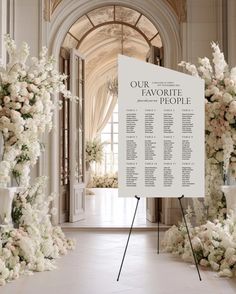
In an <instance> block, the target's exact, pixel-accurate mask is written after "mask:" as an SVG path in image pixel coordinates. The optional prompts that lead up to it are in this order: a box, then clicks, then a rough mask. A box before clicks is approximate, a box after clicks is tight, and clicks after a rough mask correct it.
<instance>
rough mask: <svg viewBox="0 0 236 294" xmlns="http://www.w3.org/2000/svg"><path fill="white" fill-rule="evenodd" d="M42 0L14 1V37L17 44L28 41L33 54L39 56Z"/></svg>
mask: <svg viewBox="0 0 236 294" xmlns="http://www.w3.org/2000/svg"><path fill="white" fill-rule="evenodd" d="M40 2H41V1H40V0H15V1H14V13H15V15H14V20H15V24H14V38H15V41H16V42H17V44H19V43H21V42H22V41H26V42H27V43H28V44H29V45H30V50H31V54H32V55H33V56H38V54H39V46H41V42H40V30H41V29H40V27H39V26H40V15H41V9H40Z"/></svg>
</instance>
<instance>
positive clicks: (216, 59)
mask: <svg viewBox="0 0 236 294" xmlns="http://www.w3.org/2000/svg"><path fill="white" fill-rule="evenodd" d="M212 49H213V54H212V55H213V59H212V62H210V60H209V59H208V58H206V57H204V58H199V65H198V66H197V67H196V66H195V65H193V64H190V63H187V62H181V63H180V66H182V67H184V68H185V69H186V70H187V71H188V72H190V73H191V74H192V75H193V76H196V77H200V78H202V79H203V80H204V81H205V146H206V176H205V180H206V195H205V200H204V203H202V202H200V201H199V200H195V201H194V213H193V212H192V211H191V210H190V209H189V210H188V213H187V219H188V222H189V225H190V227H191V229H190V232H191V238H192V242H193V247H194V250H195V253H196V257H197V260H198V262H199V264H200V265H202V266H210V267H211V268H212V269H213V270H214V271H218V272H219V275H220V276H227V277H232V276H235V275H236V215H235V213H233V212H231V214H227V213H226V207H225V197H224V194H223V193H222V189H221V187H222V185H223V184H228V179H229V178H235V177H236V67H235V68H232V69H231V70H230V69H229V67H228V65H227V63H226V61H225V58H224V54H223V53H222V52H221V51H220V49H219V46H218V45H217V44H215V43H212ZM235 197H236V195H235ZM192 216H194V218H195V221H196V223H197V226H195V227H192V226H191V218H192ZM163 245H164V246H165V248H166V250H167V251H168V252H172V253H175V254H178V255H180V256H182V258H183V259H184V260H187V261H193V257H192V252H191V248H190V244H189V241H188V238H187V232H186V229H185V227H184V225H182V224H181V225H180V226H179V227H177V226H173V227H172V228H171V229H170V230H169V231H168V232H167V233H166V234H165V238H164V241H163Z"/></svg>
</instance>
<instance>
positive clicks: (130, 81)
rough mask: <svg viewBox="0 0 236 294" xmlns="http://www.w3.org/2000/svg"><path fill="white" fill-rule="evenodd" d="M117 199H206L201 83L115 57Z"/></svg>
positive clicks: (178, 74) (196, 79)
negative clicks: (117, 140)
mask: <svg viewBox="0 0 236 294" xmlns="http://www.w3.org/2000/svg"><path fill="white" fill-rule="evenodd" d="M118 82H119V96H118V103H119V196H123V197H132V196H134V195H138V196H140V197H157V196H158V197H179V196H181V195H185V197H203V196H204V150H205V147H204V146H205V143H204V90H203V89H204V84H203V81H202V80H201V79H198V78H195V77H191V76H188V75H185V74H182V73H179V72H176V71H172V70H169V69H166V68H162V67H158V66H154V65H151V64H147V63H144V62H141V61H137V60H135V59H132V58H128V57H124V56H120V57H119V80H118Z"/></svg>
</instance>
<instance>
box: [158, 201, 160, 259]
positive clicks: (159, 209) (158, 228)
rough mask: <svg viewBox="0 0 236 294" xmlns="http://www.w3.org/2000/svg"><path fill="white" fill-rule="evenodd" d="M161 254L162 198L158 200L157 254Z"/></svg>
mask: <svg viewBox="0 0 236 294" xmlns="http://www.w3.org/2000/svg"><path fill="white" fill-rule="evenodd" d="M159 252H160V198H157V254H159Z"/></svg>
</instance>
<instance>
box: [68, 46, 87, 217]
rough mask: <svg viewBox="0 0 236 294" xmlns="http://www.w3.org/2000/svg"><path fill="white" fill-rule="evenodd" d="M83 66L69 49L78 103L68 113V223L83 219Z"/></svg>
mask: <svg viewBox="0 0 236 294" xmlns="http://www.w3.org/2000/svg"><path fill="white" fill-rule="evenodd" d="M84 66H85V63H84V58H83V57H82V56H81V55H80V54H79V53H78V51H77V50H75V49H71V51H70V90H71V92H72V94H73V95H76V96H78V97H79V101H78V103H74V104H73V105H72V104H71V107H70V111H69V124H70V128H69V154H70V156H69V158H70V160H69V165H70V173H69V175H70V177H69V188H70V213H69V219H70V222H76V221H79V220H82V219H84V218H85V139H84V101H85V99H84V95H85V84H84V80H85V79H84V78H85V69H84Z"/></svg>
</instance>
